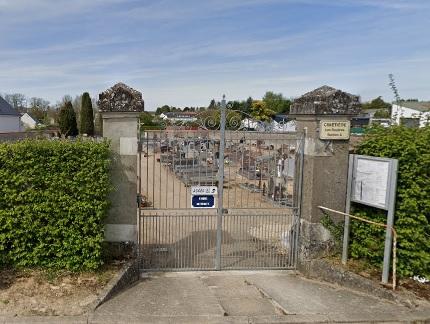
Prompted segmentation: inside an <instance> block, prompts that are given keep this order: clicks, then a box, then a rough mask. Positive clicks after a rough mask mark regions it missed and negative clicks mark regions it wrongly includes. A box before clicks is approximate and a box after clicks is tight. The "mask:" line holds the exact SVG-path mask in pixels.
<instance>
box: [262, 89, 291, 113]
mask: <svg viewBox="0 0 430 324" xmlns="http://www.w3.org/2000/svg"><path fill="white" fill-rule="evenodd" d="M263 102H264V103H265V104H266V107H267V108H269V109H270V110H273V111H274V112H275V113H277V114H288V113H289V112H290V106H291V101H290V100H288V99H286V98H284V96H283V95H282V93H274V92H272V91H267V92H266V94H265V95H264V97H263Z"/></svg>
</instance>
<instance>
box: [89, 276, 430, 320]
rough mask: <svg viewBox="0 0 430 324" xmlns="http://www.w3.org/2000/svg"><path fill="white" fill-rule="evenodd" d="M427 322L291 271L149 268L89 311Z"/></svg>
mask: <svg viewBox="0 0 430 324" xmlns="http://www.w3.org/2000/svg"><path fill="white" fill-rule="evenodd" d="M426 319H427V320H428V321H429V322H430V305H429V306H427V307H424V306H422V307H419V308H416V309H409V308H407V307H404V306H400V305H397V304H394V303H391V302H388V301H386V300H380V299H377V298H374V297H372V296H368V295H363V294H359V293H356V292H353V291H350V290H347V289H343V288H340V287H337V286H333V285H328V284H323V283H320V282H316V281H311V280H307V279H304V278H302V277H300V276H297V275H295V274H294V273H293V272H286V271H264V272H255V271H254V272H241V271H240V272H239V271H230V272H182V273H154V274H151V275H149V276H148V277H147V278H145V279H143V280H142V281H141V282H139V283H138V284H136V285H135V286H133V287H131V288H130V289H128V290H127V291H124V292H123V293H121V294H119V295H118V296H116V297H115V298H113V299H112V300H110V301H108V302H107V303H105V304H104V305H101V306H100V307H99V308H98V309H97V310H96V312H95V313H94V314H93V315H91V316H90V318H89V321H90V322H91V323H289V322H292V323H297V322H302V323H304V322H366V321H367V322H378V321H381V322H382V321H384V322H386V321H390V322H403V321H405V322H411V321H419V320H421V321H424V320H426Z"/></svg>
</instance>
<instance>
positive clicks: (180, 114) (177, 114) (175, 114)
mask: <svg viewBox="0 0 430 324" xmlns="http://www.w3.org/2000/svg"><path fill="white" fill-rule="evenodd" d="M164 115H165V116H167V117H169V118H193V117H195V116H196V115H197V113H196V112H193V111H171V112H166V113H164Z"/></svg>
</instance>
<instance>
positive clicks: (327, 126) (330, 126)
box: [320, 120, 351, 140]
mask: <svg viewBox="0 0 430 324" xmlns="http://www.w3.org/2000/svg"><path fill="white" fill-rule="evenodd" d="M350 128H351V122H350V121H349V120H321V121H320V139H322V140H347V139H349V134H350Z"/></svg>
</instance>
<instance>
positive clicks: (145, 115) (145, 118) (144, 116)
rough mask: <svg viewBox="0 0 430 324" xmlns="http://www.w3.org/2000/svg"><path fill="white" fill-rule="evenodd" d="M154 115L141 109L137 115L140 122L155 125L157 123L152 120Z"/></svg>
mask: <svg viewBox="0 0 430 324" xmlns="http://www.w3.org/2000/svg"><path fill="white" fill-rule="evenodd" d="M154 117H155V116H153V115H152V114H151V113H149V112H147V111H143V112H141V113H140V115H139V119H140V123H141V124H142V125H145V126H156V125H157V123H156V122H155V120H154Z"/></svg>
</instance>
